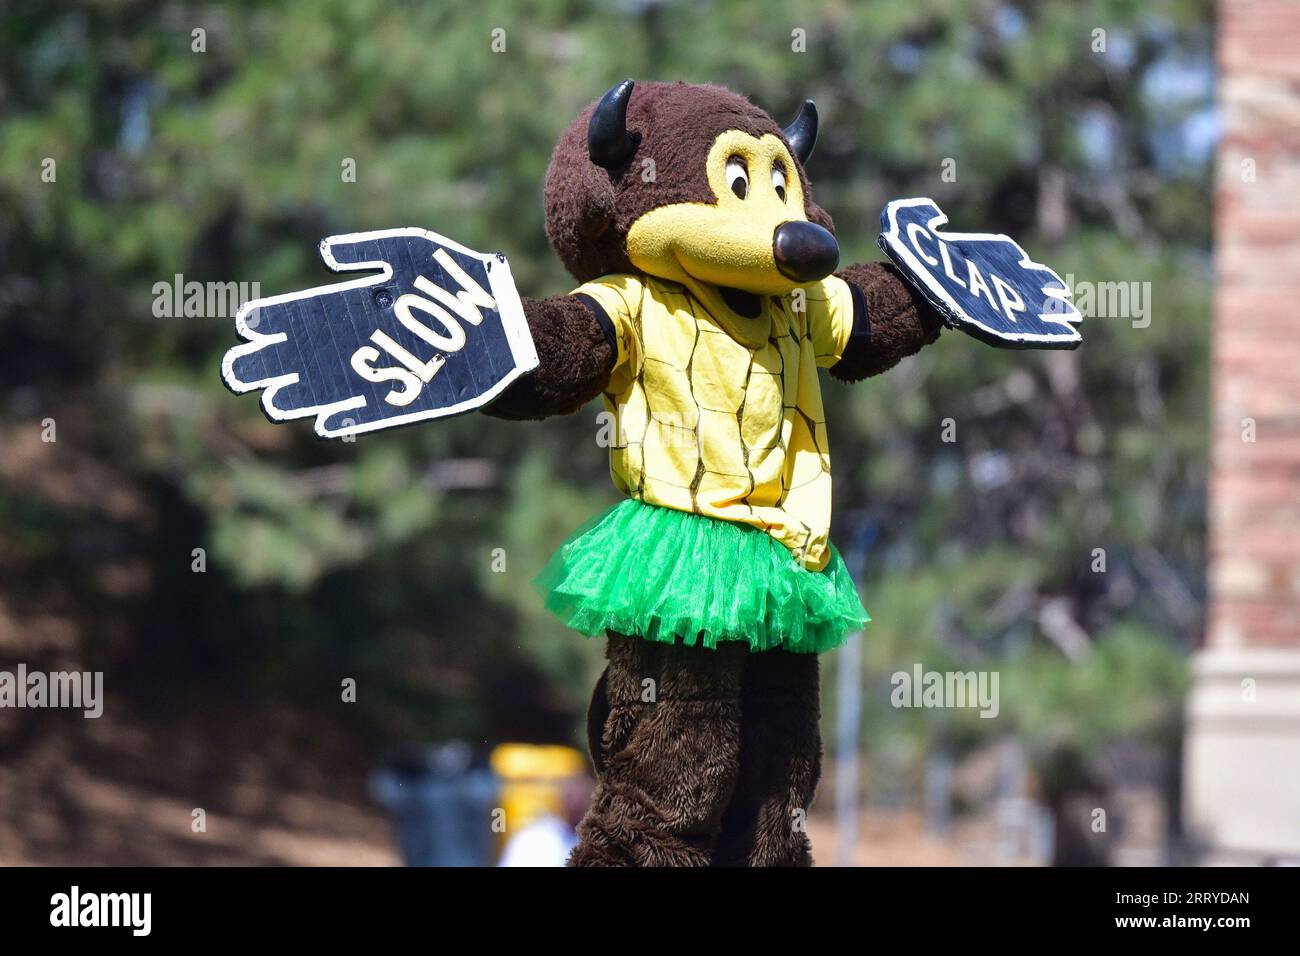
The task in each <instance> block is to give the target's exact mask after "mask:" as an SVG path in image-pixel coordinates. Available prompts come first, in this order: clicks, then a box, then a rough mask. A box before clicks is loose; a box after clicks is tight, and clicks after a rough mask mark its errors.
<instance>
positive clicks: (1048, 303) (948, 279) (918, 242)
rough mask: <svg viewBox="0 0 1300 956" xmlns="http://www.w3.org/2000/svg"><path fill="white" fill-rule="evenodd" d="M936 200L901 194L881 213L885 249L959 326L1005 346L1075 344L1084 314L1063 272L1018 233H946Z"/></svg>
mask: <svg viewBox="0 0 1300 956" xmlns="http://www.w3.org/2000/svg"><path fill="white" fill-rule="evenodd" d="M947 221H948V217H947V216H945V215H944V214H943V212H941V211H940V209H939V207H938V205H937V204H936V203H935V202H934V200H932V199H923V198H922V199H896V200H894V201H893V202H891V203H890V204H889V205H888V206H886V207H885V209H884V211H883V212H882V213H881V214H880V225H881V229H882V230H883V232H882V233H881V235H880V240H879V242H880V248H881V249H883V250H884V251H885V254H886V255H888V256H889V258H890V259H892V260H893V261H894V264H895V265H896V266H898V268H899V270H900V271H901V272H902V273H903V275H904V276H905V277H906V278H907V280H908V281H909V282H911V283H912V284H913V285H914V286H915V287H916V288H917V290H918V291H919V292H920V293H921V294H922V295H923V296H925V298H926V299H927V300H928V301H929V302H930V304H931V305H933V306H934V307H935V309H936V310H937V311H938V312H939V313H940V314H941V315H942V316H943V318H944V321H945V322H946V323H947V324H948V325H949V326H951V327H952V328H957V329H961V330H962V331H963V332H966V333H968V334H970V335H973V336H975V337H976V338H978V339H981V340H983V341H985V342H988V343H989V344H990V345H996V346H999V347H1002V348H1044V349H1072V348H1076V347H1077V346H1078V345H1079V343H1080V342H1082V341H1083V337H1082V336H1081V335H1079V331H1078V330H1077V329H1076V328H1075V327H1074V325H1073V324H1072V323H1075V322H1078V321H1080V320H1081V319H1082V318H1083V316H1082V315H1080V313H1079V310H1078V309H1077V308H1075V306H1074V303H1072V302H1071V301H1070V295H1071V293H1070V290H1069V289H1068V288H1067V287H1066V285H1065V283H1064V282H1062V281H1061V277H1060V276H1058V275H1057V274H1056V273H1055V272H1053V271H1052V270H1051V269H1050V268H1048V267H1047V266H1045V265H1043V264H1042V263H1038V262H1034V261H1033V260H1032V259H1030V258H1029V254H1028V253H1027V252H1025V250H1024V249H1022V248H1020V245H1019V244H1018V243H1017V242H1015V241H1014V240H1013V239H1011V238H1009V237H1007V236H1004V235H1000V234H996V233H986V232H941V231H940V230H939V227H940V226H942V225H943V224H944V223H946V222H947Z"/></svg>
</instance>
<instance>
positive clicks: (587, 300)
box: [578, 292, 857, 362]
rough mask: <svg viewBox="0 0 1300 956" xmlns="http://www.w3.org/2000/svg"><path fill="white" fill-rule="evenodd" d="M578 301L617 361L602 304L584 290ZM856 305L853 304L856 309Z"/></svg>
mask: <svg viewBox="0 0 1300 956" xmlns="http://www.w3.org/2000/svg"><path fill="white" fill-rule="evenodd" d="M578 301H579V302H581V303H582V304H583V305H585V306H586V307H587V309H588V311H590V312H591V314H592V315H593V316H595V318H596V322H597V323H598V324H599V325H600V330H601V331H602V332H604V333H605V339H606V341H608V342H609V347H610V350H611V351H612V352H613V353H614V361H615V362H617V361H618V335H617V334H616V333H615V332H614V323H613V322H611V321H610V320H609V315H608V314H607V313H606V312H605V308H604V306H602V305H601V304H600V303H599V302H597V301H596V300H595V299H593V298H592V297H591V296H589V295H587V294H586V293H585V292H579V293H578ZM856 308H857V306H854V309H856Z"/></svg>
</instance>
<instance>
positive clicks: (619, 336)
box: [570, 274, 645, 393]
mask: <svg viewBox="0 0 1300 956" xmlns="http://www.w3.org/2000/svg"><path fill="white" fill-rule="evenodd" d="M644 291H645V285H644V283H643V282H642V280H641V279H639V278H638V277H637V276H634V275H626V274H619V275H608V276H602V277H601V278H599V279H593V280H592V281H591V282H584V283H583V284H582V285H580V286H578V288H576V289H574V290H573V292H572V293H570V294H571V295H575V296H577V297H579V298H580V299H584V300H585V301H586V303H587V305H588V306H589V307H591V308H592V309H593V311H595V312H596V313H597V315H598V316H599V315H600V314H603V315H604V318H605V320H606V321H607V322H608V323H609V329H610V330H611V331H612V332H613V336H614V346H615V353H616V354H615V357H614V368H613V369H612V370H611V375H610V386H609V390H610V391H611V392H615V393H617V392H621V391H622V390H623V387H622V383H629V382H631V381H632V379H634V378H636V376H637V375H638V374H639V373H640V371H641V335H640V329H641V321H640V320H641V300H642V295H643V293H644Z"/></svg>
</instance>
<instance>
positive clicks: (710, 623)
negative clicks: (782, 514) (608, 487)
mask: <svg viewBox="0 0 1300 956" xmlns="http://www.w3.org/2000/svg"><path fill="white" fill-rule="evenodd" d="M533 583H534V584H535V585H536V586H537V587H538V588H539V589H540V590H541V591H542V593H543V594H544V595H545V597H546V607H547V608H548V609H549V610H551V611H553V612H554V613H555V614H556V615H558V616H559V617H560V619H561V620H563V621H564V622H565V623H566V624H567V625H569V626H570V627H572V628H573V629H574V630H576V631H579V632H580V633H582V634H585V635H587V636H588V637H596V636H599V635H602V634H604V633H605V632H606V631H607V630H608V631H616V632H617V633H619V634H627V635H630V636H638V637H643V638H645V639H647V640H651V641H662V642H664V643H668V644H675V643H678V642H679V641H680V642H681V643H683V644H687V645H692V646H693V645H695V644H703V645H704V646H705V647H710V648H712V647H717V645H718V644H719V643H720V642H722V641H748V642H749V646H750V650H753V651H766V650H771V649H774V648H782V649H784V650H787V651H799V652H805V653H820V652H822V651H827V650H830V649H831V648H833V647H838V646H839V645H840V644H842V643H844V640H845V638H846V636H847V635H848V634H849V633H851V632H853V631H855V630H857V629H859V628H860V627H861V626H862V625H863V624H864V623H865V622H867V621H869V620H871V618H870V617H869V616H868V614H867V612H866V609H865V608H864V607H863V606H862V602H861V601H860V600H859V599H858V592H857V589H856V588H855V587H854V585H853V580H852V579H851V578H850V577H849V572H848V569H847V568H845V567H844V561H843V559H842V558H841V557H840V554H839V552H838V551H836V550H835V548H834V547H833V546H832V547H831V557H830V560H829V561H828V562H827V564H826V567H825V569H823V570H821V571H810V570H808V569H807V568H805V567H804V566H803V565H802V564H800V563H799V562H798V561H796V560H795V559H794V557H793V555H791V553H790V551H789V550H788V549H787V548H786V547H785V546H784V545H782V544H781V543H780V542H779V541H777V540H776V539H775V538H773V537H772V536H771V535H769V534H767V533H766V532H764V531H761V530H759V529H757V528H752V527H750V526H748V525H742V524H736V523H733V522H730V521H721V520H718V519H716V518H707V517H704V516H702V515H696V514H690V513H688V512H684V511H674V510H672V509H670V508H660V507H657V506H655V505H647V504H644V503H642V502H639V501H633V500H631V499H628V500H625V501H623V502H621V503H619V504H618V505H616V506H614V507H613V508H612V509H610V510H609V511H607V512H605V514H603V515H601V516H599V517H598V518H596V519H595V520H594V521H592V522H590V523H589V524H588V525H587V526H586V527H584V528H582V529H580V530H579V531H578V532H577V533H575V534H574V535H573V536H572V537H571V538H569V540H568V541H566V542H565V543H564V545H563V546H561V548H560V550H559V551H557V552H556V553H555V556H554V557H553V558H551V561H550V563H549V564H548V565H547V566H546V568H545V570H543V571H542V573H541V574H540V575H538V576H537V579H536V580H535V581H534V582H533Z"/></svg>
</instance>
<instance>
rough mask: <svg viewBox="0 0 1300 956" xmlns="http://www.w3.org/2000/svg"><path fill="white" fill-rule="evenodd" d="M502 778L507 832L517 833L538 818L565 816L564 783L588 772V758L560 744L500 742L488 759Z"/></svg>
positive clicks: (502, 806) (493, 769)
mask: <svg viewBox="0 0 1300 956" xmlns="http://www.w3.org/2000/svg"><path fill="white" fill-rule="evenodd" d="M489 759H490V762H491V765H492V771H493V772H494V773H495V774H496V775H497V776H498V777H499V778H500V779H501V808H502V809H503V810H504V811H505V814H506V832H505V833H503V834H502V841H503V842H504V838H505V837H506V836H507V835H509V834H510V833H518V832H519V831H520V830H522V829H523V828H524V827H526V826H528V824H530V823H532V822H533V821H534V820H536V819H538V818H539V817H542V816H546V815H551V816H556V817H561V818H562V817H563V816H564V784H565V781H567V780H570V779H572V778H573V777H578V776H583V775H585V774H586V773H587V758H586V757H585V756H583V754H582V753H581V752H580V751H578V750H575V749H574V748H572V747H564V746H560V745H558V744H544V745H541V744H499V745H497V746H496V747H494V748H493V750H492V755H491V757H490V758H489Z"/></svg>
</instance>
